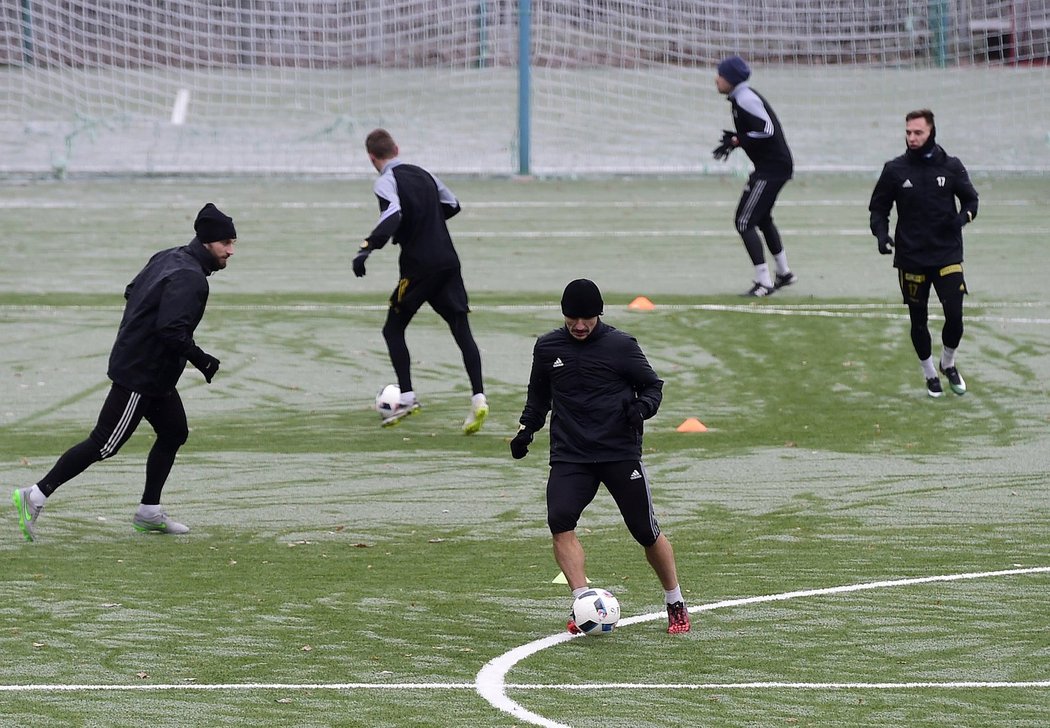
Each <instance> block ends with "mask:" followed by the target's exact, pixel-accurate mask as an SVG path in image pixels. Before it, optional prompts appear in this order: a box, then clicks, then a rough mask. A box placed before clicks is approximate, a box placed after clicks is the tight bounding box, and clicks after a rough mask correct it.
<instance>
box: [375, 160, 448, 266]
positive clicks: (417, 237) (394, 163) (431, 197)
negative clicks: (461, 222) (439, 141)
mask: <svg viewBox="0 0 1050 728" xmlns="http://www.w3.org/2000/svg"><path fill="white" fill-rule="evenodd" d="M373 191H374V192H375V195H376V199H377V200H378V201H379V210H380V215H379V222H378V223H376V226H375V228H374V229H373V230H372V232H371V233H370V234H369V236H368V237H367V238H365V240H367V241H368V247H369V249H371V250H376V249H378V248H382V247H383V246H384V245H386V243H387V241H388V240H389V239H390V238H391V237H393V238H394V244H395V245H400V246H401V255H400V256H399V258H398V267H399V269H400V272H401V277H402V278H408V279H413V278H419V277H421V276H424V275H427V274H430V273H434V272H437V271H442V270H450V269H455V268H459V256H458V255H457V254H456V249H455V247H453V245H452V236H451V235H450V234H449V232H448V225H446V224H445V220H447V219H449V218H450V217H452V216H453V215H456V214H457V213H459V211H460V206H459V200H457V199H456V196H455V195H454V194H452V191H451V190H449V188H448V187H446V186H445V184H444V183H443V182H442V181H441V180H440V179H438V178H437V177H435V176H434V175H432V174H430V172H428V171H427V170H425V169H423V168H422V167H417V166H416V165H414V164H407V163H405V162H402V161H400V160H398V159H392V160H390V161H389V162H387V164H386V166H385V167H383V171H382V173H381V174H380V175H379V177H378V178H377V179H376V181H375V184H374V185H373Z"/></svg>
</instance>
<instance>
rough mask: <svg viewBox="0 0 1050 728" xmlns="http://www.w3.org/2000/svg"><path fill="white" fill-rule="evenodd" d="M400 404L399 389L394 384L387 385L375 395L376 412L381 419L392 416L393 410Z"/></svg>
mask: <svg viewBox="0 0 1050 728" xmlns="http://www.w3.org/2000/svg"><path fill="white" fill-rule="evenodd" d="M400 404H401V387H399V386H397V385H396V384H388V385H386V386H385V387H383V388H382V389H381V390H379V394H377V395H376V412H378V413H379V416H380V417H382V418H384V419H385V418H387V417H389V416H390V415H392V414H394V410H396V409H397V408H398V406H399V405H400Z"/></svg>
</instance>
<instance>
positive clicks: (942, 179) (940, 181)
mask: <svg viewBox="0 0 1050 728" xmlns="http://www.w3.org/2000/svg"><path fill="white" fill-rule="evenodd" d="M947 179H948V178H947V177H938V178H937V186H938V187H944V182H945V180H947Z"/></svg>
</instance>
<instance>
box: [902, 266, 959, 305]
mask: <svg viewBox="0 0 1050 728" xmlns="http://www.w3.org/2000/svg"><path fill="white" fill-rule="evenodd" d="M897 278H898V280H899V282H900V286H901V296H903V298H904V303H905V305H908V306H911V305H915V304H920V305H921V304H925V303H927V302H929V300H930V287H931V286H932V287H933V288H934V290H936V291H937V298H939V299H940V301H941V303H944V302H946V301H951V300H952V299H954V298H956V297H958V298H962V297H963V295H965V294H966V293H967V290H966V279H965V278H964V277H963V267H962V263H953V264H951V265H945V266H940V267H935V268H918V269H914V270H904V269H903V268H900V269H898V270H897Z"/></svg>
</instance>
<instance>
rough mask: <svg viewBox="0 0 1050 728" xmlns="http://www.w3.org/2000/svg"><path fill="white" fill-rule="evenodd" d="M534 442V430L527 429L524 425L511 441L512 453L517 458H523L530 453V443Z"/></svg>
mask: <svg viewBox="0 0 1050 728" xmlns="http://www.w3.org/2000/svg"><path fill="white" fill-rule="evenodd" d="M531 442H532V432H530V431H529V430H526V429H525V426H524V425H523V426H522V427H521V429H520V430H518V434H517V435H515V436H514V439H513V440H511V441H510V454H511V455H512V456H513V457H514V459H515V460H521V459H522V458H523V457H525V456H526V455H528V454H529V443H531Z"/></svg>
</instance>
